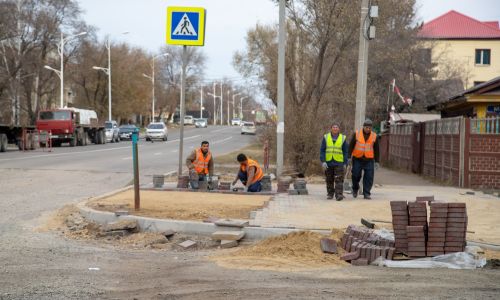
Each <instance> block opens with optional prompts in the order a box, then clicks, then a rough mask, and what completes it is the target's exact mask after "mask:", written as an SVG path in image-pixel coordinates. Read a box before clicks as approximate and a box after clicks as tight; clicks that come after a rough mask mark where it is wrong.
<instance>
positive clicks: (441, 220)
mask: <svg viewBox="0 0 500 300" xmlns="http://www.w3.org/2000/svg"><path fill="white" fill-rule="evenodd" d="M447 219H448V217H439V218H437V217H434V216H433V215H431V217H430V218H429V222H430V223H446V221H447Z"/></svg>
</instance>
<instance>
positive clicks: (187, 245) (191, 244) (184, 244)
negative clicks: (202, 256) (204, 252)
mask: <svg viewBox="0 0 500 300" xmlns="http://www.w3.org/2000/svg"><path fill="white" fill-rule="evenodd" d="M178 245H179V246H181V247H182V248H184V249H190V248H193V247H194V246H196V242H195V241H191V240H187V241H184V242H182V243H180V244H178Z"/></svg>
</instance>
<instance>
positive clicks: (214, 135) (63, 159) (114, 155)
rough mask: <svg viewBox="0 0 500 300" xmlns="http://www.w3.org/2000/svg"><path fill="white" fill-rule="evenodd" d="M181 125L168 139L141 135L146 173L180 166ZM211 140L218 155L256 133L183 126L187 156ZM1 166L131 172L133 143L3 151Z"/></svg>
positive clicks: (141, 160)
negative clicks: (149, 139)
mask: <svg viewBox="0 0 500 300" xmlns="http://www.w3.org/2000/svg"><path fill="white" fill-rule="evenodd" d="M179 135H180V132H179V129H178V128H174V129H170V131H169V135H168V141H165V142H163V141H154V142H147V141H145V140H144V139H140V141H139V144H138V149H139V169H140V174H141V175H143V176H147V175H154V174H166V173H172V172H176V171H177V170H178V161H179ZM204 140H206V141H209V142H210V150H211V151H212V153H213V155H214V157H215V159H216V158H217V155H221V154H225V153H229V152H232V151H234V150H237V149H240V148H242V147H244V146H246V145H247V144H249V143H251V142H253V141H254V137H253V136H248V135H241V133H240V128H239V127H229V126H210V127H208V128H194V127H187V128H186V129H185V130H184V151H183V152H184V155H183V158H184V159H185V158H186V156H187V155H188V154H189V153H190V152H191V151H192V150H193V149H195V148H196V147H199V146H200V143H201V141H204ZM0 168H14V169H36V170H73V171H74V170H78V171H94V172H110V173H130V174H131V173H132V170H133V166H132V143H131V142H130V141H122V142H120V143H108V144H105V145H94V144H91V145H88V146H85V147H67V146H63V147H57V148H53V150H52V152H43V149H38V150H36V151H28V152H21V151H8V152H5V153H1V154H0Z"/></svg>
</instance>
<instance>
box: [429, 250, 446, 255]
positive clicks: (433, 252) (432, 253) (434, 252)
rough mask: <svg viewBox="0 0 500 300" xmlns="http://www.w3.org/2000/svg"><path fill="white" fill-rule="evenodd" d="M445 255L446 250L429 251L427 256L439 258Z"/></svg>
mask: <svg viewBox="0 0 500 300" xmlns="http://www.w3.org/2000/svg"><path fill="white" fill-rule="evenodd" d="M443 254H444V250H443V251H427V256H438V255H443Z"/></svg>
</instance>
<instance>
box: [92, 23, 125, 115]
mask: <svg viewBox="0 0 500 300" xmlns="http://www.w3.org/2000/svg"><path fill="white" fill-rule="evenodd" d="M128 33H129V32H128V31H125V32H122V34H128ZM106 48H107V49H108V67H107V68H102V67H96V66H93V67H92V69H94V70H100V71H103V72H104V73H105V74H106V75H108V121H111V119H112V117H111V42H110V40H109V36H108V43H107V44H106Z"/></svg>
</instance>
